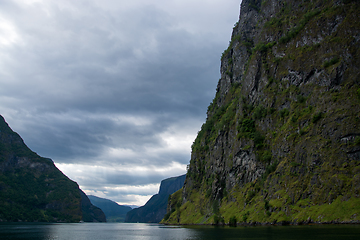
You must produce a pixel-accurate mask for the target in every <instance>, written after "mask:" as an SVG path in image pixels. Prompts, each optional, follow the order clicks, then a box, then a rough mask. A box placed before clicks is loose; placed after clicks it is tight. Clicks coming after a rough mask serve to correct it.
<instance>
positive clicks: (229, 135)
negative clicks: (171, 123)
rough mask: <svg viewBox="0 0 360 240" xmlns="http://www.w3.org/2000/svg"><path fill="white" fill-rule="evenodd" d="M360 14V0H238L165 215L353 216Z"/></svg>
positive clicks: (357, 186)
mask: <svg viewBox="0 0 360 240" xmlns="http://www.w3.org/2000/svg"><path fill="white" fill-rule="evenodd" d="M359 16H360V3H359V2H358V1H349V0H343V1H341V0H337V1H336V0H333V1H320V0H318V1H290V0H285V1H277V0H265V1H258V0H243V1H242V4H241V11H240V19H239V22H238V23H236V24H235V26H234V29H233V34H232V39H231V42H230V44H229V47H228V49H226V50H225V51H224V53H223V55H222V57H221V67H220V71H221V79H220V80H219V83H218V87H217V93H216V96H215V98H214V100H213V102H212V103H211V104H210V106H209V108H208V111H207V120H206V123H205V124H204V125H203V126H202V128H201V131H200V132H199V134H198V136H197V138H196V140H195V141H194V143H193V145H192V156H191V161H190V165H189V169H188V173H187V178H186V181H185V185H184V188H183V190H182V192H181V193H180V192H177V193H176V194H174V195H173V196H172V198H171V201H170V204H169V211H172V212H173V213H172V214H171V216H170V218H169V219H168V220H167V222H169V223H218V222H225V223H228V222H231V221H232V222H234V221H235V222H238V223H240V222H294V223H295V222H297V223H299V222H304V221H319V222H326V221H358V220H360V219H359V214H360V208H359V206H360V201H359V193H360V130H359V129H360V107H359V104H360V86H359V84H360V74H359V66H360V59H359V56H360V51H359V49H360V21H359V20H360V19H359ZM230 220H231V221H230Z"/></svg>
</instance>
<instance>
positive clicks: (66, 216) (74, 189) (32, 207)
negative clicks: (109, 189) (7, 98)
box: [0, 115, 106, 222]
mask: <svg viewBox="0 0 360 240" xmlns="http://www.w3.org/2000/svg"><path fill="white" fill-rule="evenodd" d="M17 221H22V222H79V221H86V222H104V221H106V219H105V215H104V213H103V212H102V211H101V210H100V209H99V208H97V207H95V206H93V205H92V204H91V203H90V201H89V199H88V198H87V196H86V195H85V194H84V193H83V192H82V191H81V190H80V188H79V186H78V184H77V183H76V182H74V181H72V180H70V179H69V178H68V177H66V176H65V175H64V174H63V173H62V172H61V171H60V170H59V169H57V168H56V166H55V165H54V163H53V161H52V160H51V159H49V158H43V157H40V156H39V155H37V154H36V153H35V152H33V151H31V150H30V149H29V148H28V147H27V146H26V145H25V143H24V141H23V139H22V138H21V137H20V136H19V135H18V134H17V133H16V132H13V131H12V130H11V128H10V127H9V126H8V124H7V123H6V122H5V119H4V118H3V117H2V116H1V115H0V222H17Z"/></svg>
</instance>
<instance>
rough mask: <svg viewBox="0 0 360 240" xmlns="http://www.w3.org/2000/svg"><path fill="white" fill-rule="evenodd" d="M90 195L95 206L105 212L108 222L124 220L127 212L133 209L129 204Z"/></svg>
mask: <svg viewBox="0 0 360 240" xmlns="http://www.w3.org/2000/svg"><path fill="white" fill-rule="evenodd" d="M88 197H89V199H90V201H91V203H92V204H93V205H94V206H96V207H98V208H100V209H101V210H102V211H103V212H104V213H105V216H106V221H107V222H124V221H125V216H126V213H127V212H129V211H130V210H131V209H132V208H131V207H128V206H122V205H119V204H117V203H116V202H113V201H111V200H109V199H105V198H99V197H96V196H92V195H89V196H88Z"/></svg>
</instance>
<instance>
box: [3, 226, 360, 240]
mask: <svg viewBox="0 0 360 240" xmlns="http://www.w3.org/2000/svg"><path fill="white" fill-rule="evenodd" d="M359 236H360V225H316V226H257V227H235V228H234V227H212V226H182V227H180V226H164V225H159V224H132V223H81V224H66V223H64V224H34V223H1V224H0V239H12V240H20V239H21V240H28V239H37V240H65V239H66V240H68V239H75V240H95V239H96V240H99V239H106V240H112V239H122V240H124V239H125V240H135V239H136V240H150V239H151V240H183V239H187V240H204V239H206V240H213V239H214V240H215V239H216V240H217V239H241V240H248V239H251V240H257V239H259V240H285V239H286V240H300V239H301V240H302V239H306V240H315V239H316V240H317V239H327V240H335V239H336V240H338V239H343V240H353V239H354V240H355V239H356V240H358V239H359Z"/></svg>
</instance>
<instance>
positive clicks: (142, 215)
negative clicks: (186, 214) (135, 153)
mask: <svg viewBox="0 0 360 240" xmlns="http://www.w3.org/2000/svg"><path fill="white" fill-rule="evenodd" d="M185 176H186V175H181V176H178V177H172V178H167V179H165V180H162V181H161V184H160V190H159V193H158V194H155V195H153V196H152V197H151V198H150V199H149V201H147V203H146V204H145V205H144V206H142V207H139V208H135V209H133V210H131V211H129V212H128V213H127V214H126V218H125V222H135V223H136V222H141V223H158V222H160V221H161V220H162V219H163V218H164V216H165V214H166V208H167V203H168V198H169V195H170V194H173V193H174V192H176V191H178V190H179V189H180V188H182V187H183V185H184V181H185Z"/></svg>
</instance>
